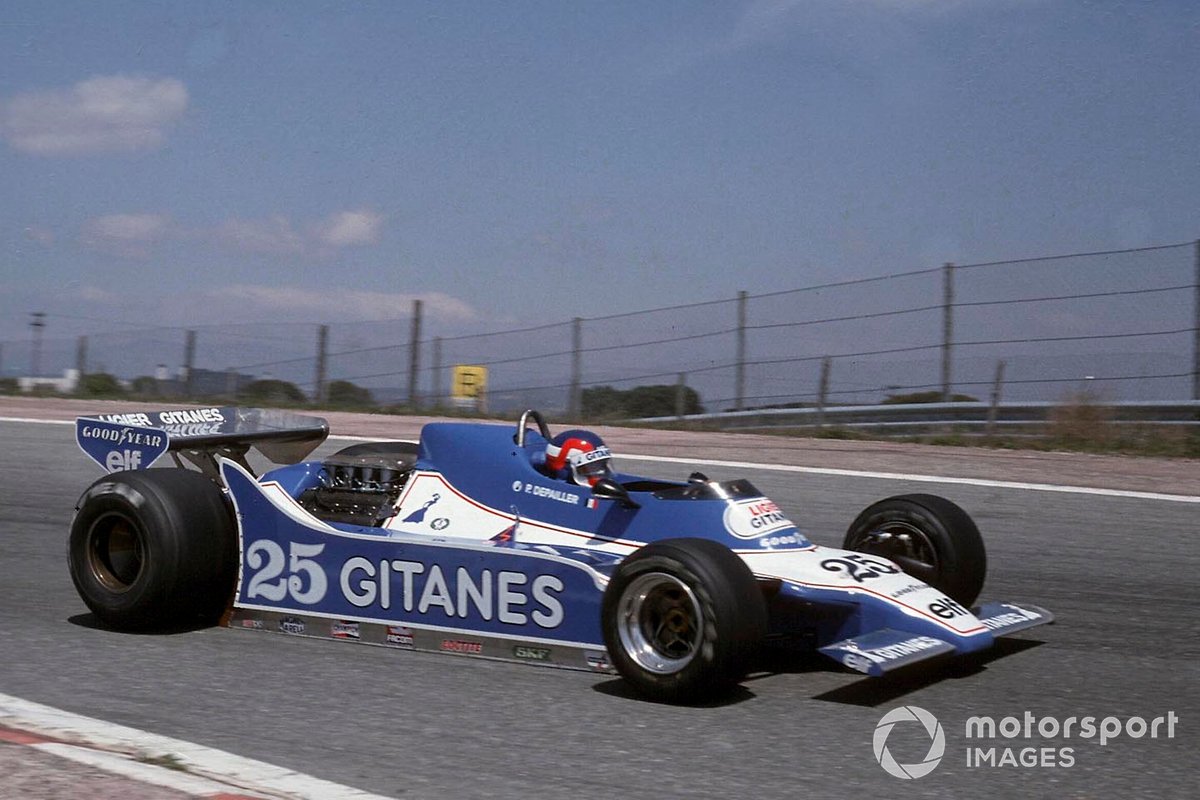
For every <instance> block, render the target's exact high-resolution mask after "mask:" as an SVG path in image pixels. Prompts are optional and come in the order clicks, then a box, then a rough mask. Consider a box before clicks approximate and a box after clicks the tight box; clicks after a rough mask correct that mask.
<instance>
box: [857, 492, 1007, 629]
mask: <svg viewBox="0 0 1200 800" xmlns="http://www.w3.org/2000/svg"><path fill="white" fill-rule="evenodd" d="M842 547H843V548H844V549H846V550H855V551H857V552H859V553H869V554H871V555H877V556H883V557H884V558H888V559H891V560H892V561H894V562H896V563H897V564H898V565H899V566H900V568H901V569H903V570H904V571H905V572H906V573H908V574H909V575H912V576H913V577H914V578H917V579H918V580H921V581H924V582H925V583H928V584H929V585H930V586H932V587H934V588H935V589H940V590H941V591H943V592H945V593H946V595H947V596H948V597H950V598H951V599H952V600H954V601H955V602H957V603H959V604H960V605H962V606H964V607H967V608H970V606H971V604H972V603H974V602H975V599H976V598H977V597H979V592H980V590H982V589H983V582H984V579H985V578H986V577H987V553H986V551H985V550H984V546H983V537H982V536H980V535H979V528H977V527H976V526H975V522H974V521H973V520H972V519H971V517H970V516H969V515H968V514H967V512H965V511H963V510H962V509H961V508H959V507H958V506H957V505H955V504H954V503H952V502H950V501H949V500H947V499H945V498H944V497H938V496H936V495H932V494H906V495H900V496H898V497H889V498H888V499H886V500H880V501H879V502H878V503H875V504H874V505H871V506H868V507H867V508H866V509H865V510H864V511H863V512H862V513H861V514H859V515H858V517H857V518H856V519H855V520H854V522H853V523H851V525H850V530H848V531H847V532H846V538H845V541H844V542H843V543H842Z"/></svg>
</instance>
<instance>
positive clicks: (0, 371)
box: [0, 342, 4, 378]
mask: <svg viewBox="0 0 1200 800" xmlns="http://www.w3.org/2000/svg"><path fill="white" fill-rule="evenodd" d="M3 377H4V343H3V342H0V378H3Z"/></svg>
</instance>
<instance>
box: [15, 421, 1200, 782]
mask: <svg viewBox="0 0 1200 800" xmlns="http://www.w3.org/2000/svg"><path fill="white" fill-rule="evenodd" d="M335 430H337V427H336V426H335ZM341 444H344V443H338V442H333V443H331V444H330V445H326V448H327V449H329V448H331V447H336V446H340V445H341ZM688 455H689V456H691V455H694V454H693V453H692V452H688ZM622 466H623V467H624V468H625V469H627V470H636V471H643V472H653V473H655V474H661V475H685V474H686V473H687V472H688V471H690V468H689V467H685V466H683V465H679V464H671V463H664V464H653V463H648V462H645V461H636V462H634V461H627V462H625V464H624V465H622ZM1179 469H1180V470H1181V471H1184V472H1186V473H1189V474H1188V475H1186V476H1185V477H1186V478H1187V480H1188V481H1194V480H1195V477H1196V475H1195V473H1196V470H1197V465H1196V464H1195V462H1179ZM926 471H927V470H926ZM708 472H709V474H710V476H711V477H733V476H734V475H735V474H737V475H745V476H748V477H750V478H751V479H752V480H753V481H754V482H755V483H756V484H757V485H758V486H759V488H760V489H762V490H763V491H764V492H765V493H766V494H768V495H769V496H771V497H772V498H773V499H775V500H776V501H777V502H778V503H779V504H780V505H781V506H783V507H784V509H785V510H787V511H788V512H789V515H790V516H791V517H792V518H793V519H795V520H797V521H798V522H799V523H800V524H801V526H802V527H804V528H805V529H806V530H808V531H809V532H810V533H811V535H812V537H813V538H814V539H815V540H816V541H818V542H820V543H824V544H837V543H838V542H839V540H840V537H841V534H842V532H843V531H844V529H845V527H846V525H847V524H848V523H849V521H850V519H851V518H852V517H853V515H854V514H855V513H856V512H857V511H858V510H859V509H860V508H861V507H862V506H864V505H866V504H867V503H869V502H871V501H873V500H875V499H878V498H880V497H883V496H886V495H891V494H898V493H902V492H906V491H937V492H938V493H941V494H944V495H946V496H948V497H950V498H951V499H953V500H954V501H956V502H958V503H959V504H960V505H962V506H963V507H964V508H966V509H967V510H968V511H969V512H970V513H971V514H972V515H973V516H974V517H975V518H976V520H977V521H978V523H979V525H980V528H981V529H982V530H983V532H984V536H985V539H986V541H987V545H988V548H989V562H990V575H989V579H988V584H987V587H986V588H985V591H984V595H985V597H987V598H994V599H1008V600H1016V601H1020V600H1025V601H1028V602H1033V603H1036V604H1039V605H1042V606H1045V607H1046V608H1049V609H1051V610H1052V611H1054V612H1055V614H1056V615H1057V616H1058V619H1059V623H1058V624H1056V625H1054V626H1051V627H1043V628H1038V629H1035V630H1033V631H1029V632H1027V633H1025V634H1019V635H1018V636H1016V637H1013V638H1011V639H1008V640H1004V641H1003V642H1002V645H1001V646H1000V647H997V648H996V650H995V651H993V653H992V655H991V656H990V657H988V658H986V659H981V660H979V661H974V662H965V663H964V662H959V663H951V664H947V665H943V666H940V667H938V668H936V669H934V670H921V671H919V672H917V674H910V675H904V676H900V677H899V678H896V679H885V680H865V679H860V678H858V677H856V676H855V675H854V674H851V673H847V672H843V671H839V670H838V669H837V668H836V667H833V665H832V662H827V661H825V660H824V659H813V658H807V659H806V658H800V659H794V658H776V659H773V660H771V661H769V662H768V663H766V664H764V667H765V669H764V670H763V671H762V672H760V673H757V674H755V675H754V676H752V678H751V679H750V680H748V681H747V682H746V683H745V684H744V687H743V689H742V690H741V691H739V692H738V693H736V694H735V695H734V696H733V697H731V698H728V699H727V700H725V701H723V702H721V703H719V704H715V705H712V706H709V707H702V708H677V707H670V706H663V705H657V704H653V703H648V702H644V701H641V700H638V699H635V698H633V697H631V696H630V695H629V694H628V693H627V692H626V691H625V690H624V687H623V685H622V684H621V682H620V681H619V680H617V679H615V678H612V677H608V676H597V675H593V674H587V673H579V672H565V671H556V670H550V669H543V668H536V667H530V666H523V665H517V664H513V665H509V664H501V663H496V662H488V661H480V660H474V659H469V658H461V657H452V656H445V655H433V654H420V653H409V652H394V651H386V650H383V649H379V648H372V647H366V646H361V645H353V644H346V643H342V642H323V641H316V640H306V639H297V638H291V637H287V636H283V635H277V634H270V633H261V632H251V631H242V630H231V629H218V628H213V629H202V630H194V631H187V632H181V633H174V634H166V635H131V634H122V633H115V632H112V631H108V630H104V629H102V628H99V627H97V626H96V625H95V624H94V623H93V621H92V619H91V617H90V615H89V614H88V613H87V610H86V608H85V607H84V605H83V604H82V602H81V601H80V600H79V599H78V597H77V596H76V594H75V591H74V589H73V587H72V586H71V583H70V579H69V577H68V575H67V570H66V561H65V543H66V532H67V529H68V526H69V524H70V520H71V514H72V506H73V504H74V501H75V499H76V498H77V497H78V495H79V493H80V492H81V491H82V489H83V488H84V487H85V486H86V485H87V484H88V483H90V482H91V481H92V480H93V479H94V478H95V477H97V474H98V471H97V468H96V467H95V466H94V465H90V464H89V463H88V462H87V461H86V459H85V458H84V457H83V455H82V454H81V453H80V452H79V451H78V449H77V448H76V446H75V444H74V442H73V440H72V430H71V428H69V427H66V426H61V425H38V424H30V423H17V422H0V599H2V601H3V602H2V603H0V693H5V694H9V695H14V696H18V697H21V698H24V699H27V700H31V701H34V702H37V703H44V704H47V705H51V706H55V707H58V708H62V709H65V710H67V711H72V712H75V713H79V714H84V715H87V716H91V717H97V718H101V719H105V720H108V721H111V722H115V723H119V724H122V725H128V726H132V727H135V728H140V729H143V730H147V731H151V732H153V733H157V734H161V735H166V736H171V737H175V738H179V739H184V740H187V741H192V742H196V743H199V744H203V745H207V746H210V747H215V748H218V749H221V750H225V751H229V752H232V753H236V754H238V755H241V756H246V757H249V758H254V759H259V760H262V761H267V762H270V763H274V764H278V765H281V766H285V767H289V768H291V769H295V770H299V771H302V772H306V773H309V774H312V775H315V776H317V777H319V778H324V779H326V780H330V781H336V782H339V783H343V784H348V785H350V786H354V787H357V788H360V789H364V790H367V791H372V792H376V793H379V794H383V795H390V796H396V797H455V798H458V797H462V798H475V797H496V798H521V800H527V799H528V798H530V797H593V796H613V797H625V798H642V797H646V798H664V797H688V798H694V797H747V798H749V797H756V798H766V797H795V796H810V797H835V796H837V797H841V796H846V795H848V794H851V793H854V794H856V795H857V794H871V795H884V794H886V795H903V796H906V797H955V798H959V797H978V798H991V797H996V798H1008V797H1017V796H1021V797H1055V798H1091V797H1118V796H1120V797H1127V798H1136V797H1147V798H1149V797H1154V798H1159V797H1181V798H1182V797H1193V796H1194V795H1195V787H1196V785H1197V783H1198V780H1197V778H1198V772H1200V770H1198V766H1197V760H1196V757H1195V753H1196V751H1197V745H1198V744H1200V736H1198V735H1197V731H1198V730H1200V697H1198V696H1197V678H1198V677H1200V633H1198V632H1197V626H1196V623H1197V613H1196V612H1197V604H1196V600H1195V589H1196V585H1197V573H1198V570H1200V541H1198V537H1200V524H1198V521H1200V520H1198V518H1200V505H1198V504H1195V503H1184V502H1171V501H1165V500H1155V499H1144V498H1138V497H1119V496H1106V495H1079V494H1065V493H1057V492H1052V491H1050V492H1048V491H1030V490H1025V489H1015V488H1011V487H1004V486H989V485H978V486H975V485H945V486H941V487H938V486H934V485H931V484H930V483H928V482H906V481H896V480H884V479H879V478H856V477H853V476H849V475H820V474H789V473H781V472H778V471H773V470H748V469H736V470H734V469H730V468H714V469H710V470H708ZM1118 478H1119V476H1118ZM1112 480H1115V481H1116V483H1120V481H1119V480H1118V479H1112ZM1138 488H1141V487H1140V486H1139V487H1138ZM903 705H915V706H919V707H921V708H923V709H926V710H928V711H930V712H932V713H933V714H934V715H935V716H936V717H937V718H938V719H939V720H940V722H941V724H942V726H943V727H944V731H945V742H946V745H945V755H944V757H943V759H942V761H941V763H940V765H939V766H938V767H937V768H936V769H935V770H934V771H933V772H932V773H930V774H929V775H927V776H925V777H922V778H919V779H916V780H907V781H904V780H900V779H897V778H894V777H891V776H890V775H888V774H887V773H885V772H884V770H883V769H882V768H881V767H880V765H879V764H878V763H877V761H876V758H875V756H874V754H873V750H872V737H873V735H874V733H875V728H876V725H877V723H878V722H879V720H880V718H881V717H882V716H883V714H884V713H885V712H887V711H889V710H891V709H893V708H896V707H897V706H903ZM1027 711H1028V712H1031V713H1032V714H1033V716H1034V718H1035V719H1043V718H1048V717H1054V718H1056V719H1057V720H1059V721H1062V720H1065V719H1066V718H1068V717H1072V716H1074V717H1085V716H1093V717H1096V718H1104V717H1109V716H1112V717H1116V718H1118V719H1120V720H1122V721H1124V720H1126V719H1128V718H1130V717H1141V718H1144V719H1146V720H1147V721H1149V720H1152V719H1153V718H1155V717H1159V716H1163V715H1167V714H1168V713H1169V712H1173V713H1174V714H1175V715H1176V716H1177V719H1178V722H1177V723H1176V724H1175V725H1174V737H1173V738H1166V729H1165V726H1163V727H1161V728H1160V729H1159V736H1158V738H1155V739H1152V738H1150V737H1149V735H1146V736H1143V737H1142V738H1140V739H1135V738H1131V737H1129V736H1126V735H1122V736H1120V737H1118V738H1116V739H1115V740H1112V741H1109V742H1108V743H1107V744H1104V745H1101V744H1100V743H1099V742H1098V741H1097V740H1096V738H1090V739H1082V738H1080V737H1079V735H1078V733H1076V734H1075V735H1074V736H1072V737H1071V738H1064V737H1063V736H1062V735H1061V734H1059V735H1042V734H1041V733H1039V732H1038V731H1037V730H1036V725H1035V729H1034V730H1033V731H1032V736H1031V737H1029V738H1024V737H1023V736H1021V737H1017V738H1013V739H995V740H988V741H968V739H967V738H966V737H965V731H964V726H965V722H966V720H967V718H968V717H971V716H983V715H987V716H991V717H994V718H995V719H996V720H997V721H999V720H1000V719H1001V718H1003V717H1008V716H1013V717H1018V718H1021V717H1023V715H1024V714H1025V712H1027ZM1022 733H1023V732H1022ZM887 746H888V748H889V750H890V752H891V754H892V755H893V756H894V757H895V758H896V760H897V761H899V762H901V763H912V762H916V761H919V760H921V758H922V757H923V756H924V755H925V754H926V751H927V750H928V748H929V739H928V737H926V736H924V734H923V733H922V731H921V729H920V728H918V727H916V726H915V724H909V725H907V726H906V725H903V724H902V725H900V726H898V727H897V728H896V729H895V730H894V731H893V735H892V736H891V737H890V738H889V739H888V740H887ZM968 746H971V747H976V746H979V747H983V748H984V749H987V748H989V747H994V748H996V758H997V760H1000V759H1001V757H1002V755H1003V752H1004V750H1005V748H1009V747H1011V748H1013V750H1014V751H1015V754H1016V755H1017V756H1018V758H1019V757H1020V753H1021V751H1022V749H1025V748H1047V749H1048V752H1050V754H1051V756H1050V759H1049V760H1050V761H1051V762H1053V763H1056V764H1058V765H1057V766H1012V765H1006V766H968V764H967V755H968ZM1063 748H1070V750H1071V752H1070V753H1069V754H1065V753H1063V750H1062V749H1063ZM1030 757H1031V756H1030V755H1029V754H1028V751H1027V752H1026V754H1025V758H1027V759H1028V758H1030ZM1039 757H1043V756H1039ZM1067 761H1070V762H1073V763H1072V764H1071V765H1070V766H1066V765H1064V764H1065V762H1067Z"/></svg>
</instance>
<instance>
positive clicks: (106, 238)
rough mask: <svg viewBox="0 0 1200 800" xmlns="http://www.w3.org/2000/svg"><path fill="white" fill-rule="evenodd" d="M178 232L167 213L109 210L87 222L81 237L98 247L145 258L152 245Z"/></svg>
mask: <svg viewBox="0 0 1200 800" xmlns="http://www.w3.org/2000/svg"><path fill="white" fill-rule="evenodd" d="M175 234H176V232H175V230H174V228H173V226H172V224H171V218H170V217H168V216H167V215H165V214H106V215H104V216H101V217H94V218H92V219H90V220H88V221H87V222H85V223H84V225H83V231H82V237H81V238H82V240H83V243H84V244H85V245H87V246H88V247H91V248H93V249H95V250H102V251H104V252H107V253H113V254H116V255H122V256H130V257H137V258H144V257H146V256H148V255H149V253H150V248H151V246H152V245H154V244H157V243H159V242H162V241H164V240H166V239H168V238H171V237H173V236H174V235H175Z"/></svg>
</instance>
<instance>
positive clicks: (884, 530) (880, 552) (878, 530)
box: [846, 520, 941, 583]
mask: <svg viewBox="0 0 1200 800" xmlns="http://www.w3.org/2000/svg"><path fill="white" fill-rule="evenodd" d="M846 549H848V550H856V551H858V552H860V553H869V554H871V555H876V556H883V557H884V558H888V559H891V560H892V561H895V562H896V563H897V564H899V565H900V566H901V567H902V568H903V569H904V571H905V572H907V573H908V574H909V575H912V576H913V577H914V578H919V579H920V580H923V581H924V582H925V583H932V582H933V581H934V580H935V579H936V578H937V576H938V574H939V572H940V569H941V565H940V562H939V560H938V555H937V548H935V547H934V545H933V540H932V539H930V538H929V535H928V534H926V533H925V531H923V530H921V529H920V528H918V527H917V526H916V525H913V524H912V523H909V522H904V521H901V520H891V521H889V522H885V523H883V524H882V525H878V526H876V527H874V528H872V529H871V530H869V531H864V532H862V533H861V534H859V535H858V536H856V537H854V539H852V540H851V541H849V542H847V548H846Z"/></svg>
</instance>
